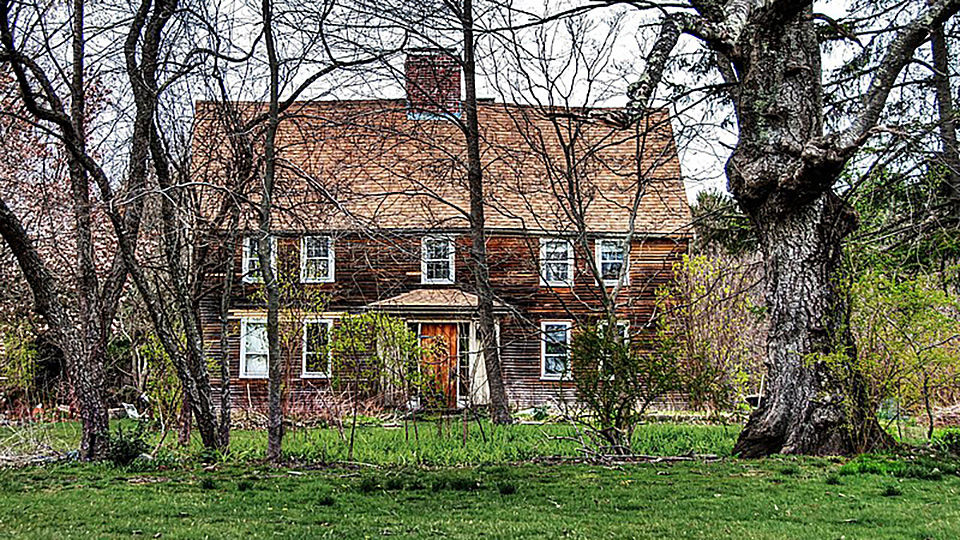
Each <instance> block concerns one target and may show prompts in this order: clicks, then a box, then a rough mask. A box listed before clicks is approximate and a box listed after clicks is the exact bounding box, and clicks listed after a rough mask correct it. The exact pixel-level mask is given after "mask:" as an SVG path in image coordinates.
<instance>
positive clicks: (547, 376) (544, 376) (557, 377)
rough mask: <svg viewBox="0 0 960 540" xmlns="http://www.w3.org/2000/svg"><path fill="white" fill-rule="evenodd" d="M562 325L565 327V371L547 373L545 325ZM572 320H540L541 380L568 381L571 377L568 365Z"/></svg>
mask: <svg viewBox="0 0 960 540" xmlns="http://www.w3.org/2000/svg"><path fill="white" fill-rule="evenodd" d="M548 325H549V326H556V325H562V326H566V327H567V372H566V373H561V374H554V373H547V326H548ZM572 329H573V322H571V321H540V380H542V381H569V380H570V379H571V378H572V375H573V374H572V372H571V368H572V366H571V365H570V341H571V338H572V335H571V331H572Z"/></svg>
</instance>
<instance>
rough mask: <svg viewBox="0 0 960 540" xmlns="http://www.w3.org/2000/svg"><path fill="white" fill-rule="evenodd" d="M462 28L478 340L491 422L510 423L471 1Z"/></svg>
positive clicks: (467, 4) (465, 5) (464, 10)
mask: <svg viewBox="0 0 960 540" xmlns="http://www.w3.org/2000/svg"><path fill="white" fill-rule="evenodd" d="M460 22H461V25H462V28H463V43H464V46H463V78H464V88H465V92H466V95H465V99H464V102H463V109H464V119H465V127H466V129H465V135H466V142H467V182H468V184H469V188H470V234H471V237H472V238H471V240H472V243H471V248H470V260H471V261H472V264H473V274H474V282H475V285H476V288H477V311H478V312H479V319H480V320H479V328H478V330H479V338H480V344H481V347H482V348H483V361H484V367H486V371H487V385H488V388H489V390H490V419H491V420H492V421H493V422H494V423H497V424H509V423H511V422H513V417H512V416H510V403H509V401H508V400H507V391H506V388H505V387H504V383H503V373H502V371H501V365H500V344H499V343H498V339H497V327H496V318H495V317H494V315H493V305H494V298H493V288H492V287H491V285H490V268H489V266H488V264H487V239H486V219H485V216H484V204H485V202H484V197H483V165H482V163H481V161H480V123H479V119H478V118H477V76H476V71H477V63H476V58H475V53H474V35H473V1H472V0H465V1H464V3H463V12H462V14H461V21H460Z"/></svg>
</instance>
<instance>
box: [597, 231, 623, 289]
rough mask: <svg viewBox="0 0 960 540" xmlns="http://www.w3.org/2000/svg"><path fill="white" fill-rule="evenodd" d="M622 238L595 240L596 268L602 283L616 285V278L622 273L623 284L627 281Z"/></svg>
mask: <svg viewBox="0 0 960 540" xmlns="http://www.w3.org/2000/svg"><path fill="white" fill-rule="evenodd" d="M625 247H626V246H625V243H624V241H623V240H618V239H607V238H603V239H598V240H597V270H599V271H600V278H601V279H602V280H603V284H604V285H616V284H617V279H618V278H619V277H620V276H621V275H623V284H627V283H629V277H628V274H627V270H628V268H625V266H628V265H627V261H626V253H625V252H626V249H625Z"/></svg>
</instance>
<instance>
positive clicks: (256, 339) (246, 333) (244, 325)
mask: <svg viewBox="0 0 960 540" xmlns="http://www.w3.org/2000/svg"><path fill="white" fill-rule="evenodd" d="M268 359H269V348H268V346H267V321H265V320H263V319H243V320H242V321H240V377H243V378H249V379H261V378H264V377H266V376H267V373H268V371H269V360H268Z"/></svg>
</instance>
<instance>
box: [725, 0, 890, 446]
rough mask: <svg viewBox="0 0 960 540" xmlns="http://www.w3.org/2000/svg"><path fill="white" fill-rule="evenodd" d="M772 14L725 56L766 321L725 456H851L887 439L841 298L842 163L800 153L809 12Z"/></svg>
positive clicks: (739, 187)
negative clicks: (745, 416)
mask: <svg viewBox="0 0 960 540" xmlns="http://www.w3.org/2000/svg"><path fill="white" fill-rule="evenodd" d="M780 16H781V15H780V14H777V13H772V14H770V20H760V21H754V22H753V23H752V24H749V25H748V26H747V27H746V29H745V31H744V35H743V36H742V37H741V39H740V42H739V43H738V47H737V49H736V50H735V51H731V53H730V57H731V59H732V61H733V64H734V67H735V68H736V71H737V75H738V76H739V88H738V93H739V97H738V99H737V100H736V106H737V120H738V123H739V128H740V138H739V142H738V144H737V146H736V148H735V149H734V152H733V155H732V156H731V158H730V160H729V162H728V163H727V176H728V178H729V181H730V188H731V191H732V192H733V193H734V196H735V197H736V199H737V201H738V203H739V204H740V206H741V208H743V210H744V211H745V212H746V213H747V214H748V215H749V216H750V217H751V219H752V221H753V224H754V226H755V228H756V230H757V232H758V234H759V237H760V240H761V246H762V249H763V255H764V265H765V270H766V282H767V291H766V294H767V307H768V309H769V314H768V315H769V317H770V330H769V336H768V344H767V360H766V364H767V369H768V370H769V374H768V377H767V381H768V382H769V384H768V387H767V394H768V395H767V396H766V398H765V399H763V400H762V405H761V406H760V407H759V408H758V409H757V410H756V411H754V413H753V414H752V415H751V417H750V420H749V422H748V423H747V425H746V426H745V427H744V430H743V431H742V432H741V434H740V438H739V440H738V441H737V444H736V447H735V448H734V451H735V452H736V453H739V454H740V455H742V456H744V457H755V456H763V455H768V454H773V453H793V454H814V455H827V454H849V453H852V452H857V451H863V450H869V449H872V448H876V447H878V446H884V445H886V444H888V443H889V441H890V438H889V437H888V436H887V435H886V434H885V433H884V432H883V430H882V429H881V427H880V425H879V423H878V422H877V421H876V418H875V416H874V411H873V409H872V404H871V403H869V402H868V400H867V396H866V392H865V386H864V385H865V383H864V378H863V375H862V374H861V373H860V372H859V371H858V370H857V368H856V350H855V347H854V345H853V340H852V337H851V334H850V330H849V310H848V307H847V303H846V301H845V299H844V297H843V295H841V294H839V291H840V287H842V284H841V283H840V282H839V281H838V280H839V279H840V277H841V276H840V273H839V270H840V266H841V263H842V241H843V238H844V237H845V236H846V235H847V234H849V233H850V232H852V231H853V230H854V229H855V227H856V217H855V215H854V214H853V212H852V209H850V208H849V207H848V205H847V204H846V203H845V202H844V201H842V200H841V199H840V198H839V197H837V196H836V195H835V194H834V193H833V191H832V186H833V185H834V183H835V182H836V180H837V178H838V177H839V174H840V172H841V171H842V169H843V166H844V164H845V160H846V157H844V156H840V157H836V158H834V159H833V160H830V159H823V160H819V161H817V160H813V159H811V158H810V157H809V156H806V155H804V151H805V150H806V148H805V147H804V145H805V144H808V142H809V141H815V140H818V138H819V137H822V135H823V105H822V99H821V96H822V88H821V83H820V76H821V72H822V70H821V65H820V45H819V42H818V40H817V36H816V31H815V29H814V26H813V23H812V17H811V16H810V8H809V7H808V8H807V9H804V10H800V11H799V12H798V13H796V14H794V15H793V16H791V17H789V18H787V19H785V20H782V19H778V18H777V17H780Z"/></svg>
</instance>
